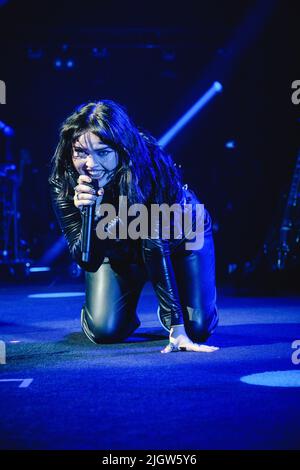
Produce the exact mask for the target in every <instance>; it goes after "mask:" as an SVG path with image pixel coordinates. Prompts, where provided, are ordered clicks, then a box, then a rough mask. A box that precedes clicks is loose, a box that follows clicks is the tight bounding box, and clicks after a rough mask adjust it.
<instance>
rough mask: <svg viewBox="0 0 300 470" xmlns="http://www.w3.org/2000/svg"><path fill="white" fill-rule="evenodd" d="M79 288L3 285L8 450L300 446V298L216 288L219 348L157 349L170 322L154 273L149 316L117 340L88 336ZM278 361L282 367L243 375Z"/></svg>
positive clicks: (1, 441)
mask: <svg viewBox="0 0 300 470" xmlns="http://www.w3.org/2000/svg"><path fill="white" fill-rule="evenodd" d="M53 293H60V294H61V296H60V297H54V298H49V297H45V298H43V297H42V298H40V297H29V296H32V295H35V294H47V295H49V294H53ZM66 293H69V297H66V295H68V294H66ZM83 294H84V286H83V284H82V283H81V282H79V281H74V282H72V283H69V284H66V283H62V282H55V281H54V282H52V283H48V284H47V283H45V284H44V285H41V284H36V285H34V284H32V285H29V284H28V283H27V284H26V285H21V284H20V285H18V286H16V285H8V286H6V287H3V288H1V289H0V310H1V320H0V326H1V334H0V339H1V340H2V341H4V342H5V346H6V364H1V365H0V371H1V377H0V380H1V381H0V394H1V424H0V447H1V448H2V449H111V450H113V449H145V450H146V449H177V450H179V449H182V450H183V449H299V448H300V432H299V423H300V400H299V397H300V388H299V377H298V378H297V376H298V375H299V374H300V364H297V363H295V362H297V361H295V358H297V357H298V358H299V359H300V354H298V356H297V355H296V352H297V351H296V350H295V349H293V348H292V343H293V342H294V341H295V340H299V346H298V347H300V326H299V325H300V297H297V296H292V295H290V296H285V297H280V296H276V297H264V296H260V297H240V296H239V297H234V296H230V295H228V294H225V293H224V292H221V291H219V296H218V307H219V313H220V324H219V327H218V328H217V330H216V332H215V334H214V335H213V337H212V338H210V340H209V341H208V344H212V345H216V346H220V350H219V351H217V352H214V353H211V354H204V353H192V352H188V353H187V352H182V353H172V354H161V353H160V350H161V349H162V347H163V346H164V345H165V344H166V343H167V332H166V331H165V330H164V329H163V328H162V327H161V326H160V324H159V322H158V320H157V317H156V309H157V301H156V298H155V296H154V292H153V290H152V287H151V285H150V284H149V283H147V284H146V285H145V288H144V290H143V292H142V296H141V298H140V301H139V304H138V315H139V317H140V320H141V322H142V324H141V326H140V328H139V329H138V330H137V331H136V332H135V334H133V336H132V337H130V338H128V340H127V341H126V342H124V343H119V344H108V345H94V344H92V343H91V342H89V340H88V339H87V338H86V337H85V336H84V334H83V333H82V331H81V327H80V309H81V305H82V303H83V300H84V296H83ZM2 346H4V344H3V343H2ZM293 353H294V356H292V355H293ZM292 357H293V358H294V363H293V360H292ZM271 371H282V373H281V374H277V375H274V376H269V375H266V374H264V375H263V376H261V377H262V378H263V380H265V384H264V385H257V384H249V383H246V382H244V381H241V378H242V377H244V376H249V375H252V374H258V373H264V372H271ZM284 371H286V372H284ZM290 372H292V376H293V377H292V379H293V380H294V382H291V376H290V375H291V374H289V373H290ZM275 380H277V381H278V380H279V382H277V383H276V382H275ZM297 380H298V386H295V385H297ZM287 385H294V386H290V387H288V386H287Z"/></svg>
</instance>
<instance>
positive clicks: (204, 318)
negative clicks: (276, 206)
mask: <svg viewBox="0 0 300 470" xmlns="http://www.w3.org/2000/svg"><path fill="white" fill-rule="evenodd" d="M59 190H60V187H59V183H57V184H52V185H51V199H52V205H53V208H54V211H55V214H56V216H57V219H58V222H59V225H60V227H61V230H62V232H63V233H64V235H65V237H66V240H67V243H68V247H69V250H70V254H71V256H72V258H73V259H74V260H75V261H76V262H77V264H78V265H79V266H80V267H81V268H82V269H84V271H85V278H86V279H85V280H86V299H85V304H84V306H83V308H82V312H81V323H82V328H83V331H84V332H85V334H86V335H87V337H88V338H89V339H90V340H91V341H93V342H94V343H107V342H109V343H110V342H118V341H122V340H124V339H125V338H127V337H128V336H130V335H131V334H132V333H133V331H134V330H135V329H136V328H137V327H138V326H139V325H140V321H139V319H138V316H137V313H136V307H137V304H138V300H139V297H140V294H141V291H142V289H143V287H144V285H145V283H146V282H147V281H148V280H150V282H151V283H152V286H153V289H154V291H155V293H156V297H157V300H158V303H159V306H160V315H161V316H165V317H166V318H168V319H169V320H168V321H169V324H170V325H177V324H184V325H185V329H186V331H187V334H188V336H189V337H190V339H191V340H192V341H205V340H206V339H207V338H208V337H209V336H210V334H211V333H212V332H213V331H214V329H215V328H216V325H217V323H218V310H217V306H216V286H215V255H214V243H213V237H212V222H211V217H210V215H209V213H208V211H207V210H206V209H204V234H203V236H204V244H203V246H202V247H201V249H196V250H187V249H186V245H185V241H186V238H181V239H174V238H173V239H172V238H171V239H170V240H167V239H163V238H162V237H160V238H151V237H148V238H146V239H138V240H131V239H127V240H120V239H117V240H112V239H106V240H100V239H99V238H98V237H97V234H96V222H95V223H94V226H93V230H92V239H91V252H92V256H91V261H90V262H89V263H84V262H82V261H81V226H82V221H81V213H80V211H79V210H78V209H77V208H76V207H75V205H74V201H73V197H72V196H69V197H65V198H62V199H61V198H59V197H58V194H59ZM183 195H184V196H183V199H182V201H181V203H184V202H187V203H190V204H193V207H194V204H195V203H199V200H198V199H197V197H196V195H195V193H194V192H193V191H191V190H189V189H187V188H185V189H184V192H183ZM105 202H110V203H113V204H114V205H115V207H118V204H117V201H116V200H115V192H114V190H113V186H112V185H109V184H108V185H107V187H105V193H104V197H103V200H102V203H105ZM195 221H196V213H195V211H194V210H193V227H194V226H195V225H194V224H195ZM114 223H119V220H118V219H116V220H113V221H112V224H111V225H113V224H114ZM110 228H111V226H110ZM155 231H156V235H158V234H159V224H157V226H156V228H155ZM191 241H192V240H191ZM168 321H166V323H168Z"/></svg>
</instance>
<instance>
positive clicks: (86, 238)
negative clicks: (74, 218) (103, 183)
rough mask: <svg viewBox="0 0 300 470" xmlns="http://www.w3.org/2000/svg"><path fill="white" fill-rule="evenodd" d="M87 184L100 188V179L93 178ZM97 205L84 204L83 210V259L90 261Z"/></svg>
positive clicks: (86, 261)
mask: <svg viewBox="0 0 300 470" xmlns="http://www.w3.org/2000/svg"><path fill="white" fill-rule="evenodd" d="M85 184H86V185H87V186H90V187H91V188H93V189H95V190H96V191H97V189H98V180H93V181H92V182H91V183H85ZM95 205H96V204H93V205H92V206H84V207H83V208H82V210H81V213H82V234H81V253H82V255H81V260H82V261H84V262H85V263H88V262H89V260H90V246H91V233H92V223H93V219H94V214H95Z"/></svg>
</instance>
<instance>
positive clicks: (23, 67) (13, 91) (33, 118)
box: [0, 0, 300, 284]
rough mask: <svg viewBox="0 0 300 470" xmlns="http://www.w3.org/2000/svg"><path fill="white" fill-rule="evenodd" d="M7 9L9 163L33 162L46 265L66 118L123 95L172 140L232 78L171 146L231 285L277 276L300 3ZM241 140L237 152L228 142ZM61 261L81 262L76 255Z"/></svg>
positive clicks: (220, 271)
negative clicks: (53, 164)
mask: <svg viewBox="0 0 300 470" xmlns="http://www.w3.org/2000/svg"><path fill="white" fill-rule="evenodd" d="M1 4H3V5H2V6H0V24H1V32H0V39H1V63H0V79H1V80H4V81H5V83H6V87H7V104H6V105H1V107H0V120H2V121H4V122H5V123H7V124H9V125H10V126H11V127H12V128H13V129H14V130H15V136H14V138H13V141H12V153H11V156H9V155H8V154H7V153H5V139H4V136H3V135H1V134H0V162H1V163H5V162H7V160H8V159H11V161H13V162H15V163H16V165H17V167H18V168H19V167H20V164H21V160H22V161H23V162H24V173H23V179H22V184H21V187H20V193H19V208H20V220H19V227H20V236H21V240H22V242H21V244H22V246H23V248H24V250H25V251H24V253H26V256H29V257H30V258H31V259H32V260H34V261H35V262H37V263H38V260H39V259H40V258H41V257H42V256H43V254H44V253H45V252H46V251H47V250H48V248H49V247H51V246H52V245H53V243H54V242H55V241H56V240H57V238H58V237H59V236H60V231H59V229H58V226H57V223H56V220H55V217H54V214H53V211H52V208H51V204H50V199H49V190H48V184H47V178H48V173H49V162H50V159H51V157H52V155H53V152H54V149H55V146H56V144H57V140H58V129H59V126H60V124H61V122H62V121H63V120H64V119H65V117H66V116H67V115H68V114H70V113H71V112H72V111H73V109H74V108H75V107H76V106H77V105H79V104H81V103H83V102H85V101H88V100H99V99H101V98H107V99H113V100H115V101H118V102H120V103H121V104H123V105H124V106H125V107H126V108H127V110H128V113H129V114H130V115H131V116H132V117H133V119H134V120H135V122H136V123H137V124H138V125H141V126H143V127H145V128H148V129H149V130H150V131H151V132H152V133H153V134H154V135H155V136H156V137H160V136H161V135H163V134H164V133H165V132H166V131H167V130H168V129H169V128H170V126H171V125H172V124H173V123H175V122H176V120H177V119H178V118H179V117H180V116H181V115H182V114H183V113H184V112H185V111H186V110H187V109H188V108H189V107H190V106H192V105H193V104H194V102H195V101H196V100H197V99H198V98H199V97H200V96H201V95H202V94H203V93H204V92H205V91H206V90H207V89H208V88H209V87H210V85H211V84H212V82H214V81H215V80H219V81H220V82H221V83H222V85H223V92H222V93H221V94H219V95H217V96H216V97H215V98H214V99H213V101H211V102H210V103H209V104H208V105H207V107H205V108H204V109H203V110H202V111H201V112H200V113H199V114H197V115H196V116H195V117H194V119H193V120H192V121H191V122H190V123H189V124H188V125H187V126H186V127H185V128H184V129H183V130H182V132H181V133H180V134H178V135H177V136H176V138H175V139H174V140H173V141H172V142H171V143H170V144H169V145H168V146H167V150H168V151H169V152H170V153H171V155H172V156H173V158H174V160H175V161H176V162H177V163H178V164H181V165H182V168H183V174H184V180H185V182H186V183H188V184H189V186H191V187H192V188H193V189H194V190H195V191H196V193H197V194H198V196H199V198H200V200H201V201H202V202H203V203H204V204H205V205H206V207H207V208H208V210H209V211H210V213H211V215H212V217H213V221H214V237H215V244H216V255H217V276H218V280H219V282H221V283H227V282H229V283H230V282H233V283H235V282H239V280H241V279H246V277H247V275H248V276H249V275H250V274H249V272H248V273H247V269H248V271H250V272H251V273H252V275H253V273H254V274H255V273H263V275H264V274H265V271H264V269H265V267H262V266H265V264H264V263H267V264H268V266H269V258H268V259H267V258H266V256H265V255H264V254H263V249H264V245H265V244H266V241H267V244H269V246H270V247H273V248H274V247H275V248H274V249H275V251H276V246H277V244H276V243H277V241H276V240H277V239H278V236H279V227H280V224H281V221H282V216H283V209H284V205H285V203H286V197H287V194H288V192H289V187H290V183H291V177H292V174H293V171H294V167H295V162H296V157H297V152H298V150H299V126H300V122H299V110H300V105H299V106H295V105H293V104H292V102H291V94H292V91H291V83H292V81H293V80H296V79H300V70H299V60H298V56H299V51H298V46H297V43H298V30H299V27H298V19H299V10H298V9H297V2H295V3H293V2H279V1H275V0H274V1H271V0H266V1H258V2H255V1H248V0H247V1H243V2H233V1H218V2H217V1H214V0H212V1H209V2H206V1H205V2H204V1H198V2H196V1H195V2H190V1H185V2H180V3H178V4H173V3H172V2H164V1H160V2H121V1H118V2H117V1H105V2H104V1H98V2H92V1H85V2H76V3H75V2H71V1H59V2H57V1H53V2H37V1H13V0H11V1H8V2H3V1H2V2H1V1H0V5H1ZM56 60H61V61H62V64H63V65H62V67H59V68H57V67H55V61H56ZM68 60H71V61H73V66H72V67H70V68H69V67H67V66H66V63H67V61H68ZM231 140H233V141H234V142H235V147H234V148H233V149H229V148H227V147H226V146H225V144H226V142H228V141H231ZM4 180H5V178H4V177H1V178H0V183H1V185H2V187H4V186H3V185H4ZM0 217H2V219H3V213H2V214H1V215H0ZM2 219H1V220H2ZM2 223H3V221H2ZM273 248H272V249H273ZM271 251H272V250H271ZM273 254H274V250H273V251H272V253H271V254H270V257H271V258H272V256H273ZM24 256H25V254H24ZM297 259H298V260H299V256H298V258H297ZM55 263H56V264H60V265H62V266H65V265H66V263H70V258H69V255H68V253H67V252H66V251H65V252H64V254H63V255H61V256H60V257H59V258H58V259H57V260H56V262H55ZM298 264H299V263H298ZM269 271H270V268H269ZM269 271H268V272H269ZM271 271H272V269H271ZM232 272H234V273H235V274H234V275H235V277H234V276H233V275H232ZM286 272H287V275H286V276H287V279H288V284H289V283H291V282H292V280H293V281H295V276H296V274H295V270H294V266H293V267H292V268H290V269H287V271H286ZM296 272H297V271H296ZM245 276H246V277H245ZM271 276H272V275H271ZM273 280H274V279H273V278H272V281H271V282H273ZM257 282H258V283H259V282H260V278H257Z"/></svg>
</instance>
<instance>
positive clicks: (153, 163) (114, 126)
mask: <svg viewBox="0 0 300 470" xmlns="http://www.w3.org/2000/svg"><path fill="white" fill-rule="evenodd" d="M85 132H92V133H94V134H95V135H97V136H98V137H99V138H100V139H101V141H102V142H103V143H105V144H107V145H109V146H110V147H111V148H113V149H115V150H116V151H117V152H118V155H119V164H118V167H117V169H116V171H115V174H114V177H113V180H114V181H115V182H117V184H118V186H119V194H120V195H126V196H127V197H128V203H129V204H130V205H131V204H134V203H144V204H146V203H148V202H153V203H157V204H162V203H167V204H173V203H174V202H179V201H180V200H181V198H182V175H181V173H180V171H179V170H178V167H177V166H176V164H175V163H174V161H173V159H172V157H171V156H170V155H169V154H167V153H166V152H165V151H164V150H163V149H162V148H161V146H160V145H159V144H158V142H157V140H156V139H155V138H154V137H153V136H152V135H151V134H150V133H149V132H148V131H147V130H145V129H142V128H141V127H137V126H136V125H135V124H134V123H133V121H132V120H131V118H130V117H129V116H128V114H127V112H126V110H125V108H124V106H121V105H120V104H117V103H116V102H114V101H112V100H101V101H98V102H89V103H87V104H83V105H81V106H80V107H79V108H77V109H76V111H75V112H73V113H72V114H71V115H70V116H69V117H68V118H67V119H66V120H65V121H64V122H63V124H62V126H61V130H60V139H59V143H58V145H57V148H56V150H55V153H54V156H53V158H52V170H51V174H50V177H49V183H50V184H56V185H58V186H59V188H60V193H59V197H66V196H71V195H73V194H74V189H73V188H74V187H75V186H76V184H77V182H76V181H77V178H78V173H77V171H76V170H75V168H74V166H73V162H72V144H73V143H74V142H75V141H76V140H77V139H78V138H79V137H80V136H81V135H82V134H84V133H85Z"/></svg>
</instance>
